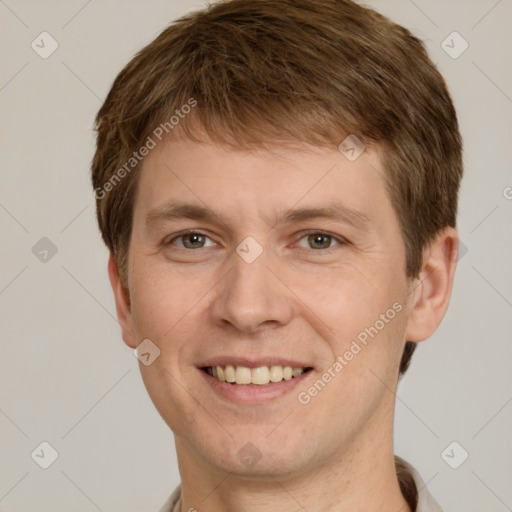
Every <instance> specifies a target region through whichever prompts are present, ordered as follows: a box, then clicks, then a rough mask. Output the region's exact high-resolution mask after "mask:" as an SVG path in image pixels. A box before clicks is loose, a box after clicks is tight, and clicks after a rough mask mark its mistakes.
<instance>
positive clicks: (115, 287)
mask: <svg viewBox="0 0 512 512" xmlns="http://www.w3.org/2000/svg"><path fill="white" fill-rule="evenodd" d="M108 277H109V278H110V285H111V286H112V291H113V292H114V299H115V301H116V311H117V318H118V319H119V325H120V326H121V332H122V336H123V340H124V342H125V343H126V344H127V345H128V346H129V347H131V348H135V347H136V346H137V345H136V343H135V336H134V329H133V319H132V313H131V303H130V292H129V290H128V289H127V288H125V287H124V286H123V284H122V282H121V278H120V277H119V271H118V269H117V263H116V258H115V256H114V254H113V253H112V252H111V253H110V257H109V259H108Z"/></svg>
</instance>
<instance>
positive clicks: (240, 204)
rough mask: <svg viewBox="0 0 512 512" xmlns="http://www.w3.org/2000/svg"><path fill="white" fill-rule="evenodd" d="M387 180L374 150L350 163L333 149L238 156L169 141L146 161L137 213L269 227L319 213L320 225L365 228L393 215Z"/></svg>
mask: <svg viewBox="0 0 512 512" xmlns="http://www.w3.org/2000/svg"><path fill="white" fill-rule="evenodd" d="M383 175H384V171H383V169H382V164H381V156H380V152H379V150H378V148H376V147H373V148H372V149H371V150H368V149H367V150H365V151H364V152H363V153H362V154H361V155H360V156H359V157H358V158H357V159H356V160H354V161H350V160H349V159H347V158H346V156H345V155H344V154H343V153H342V152H340V151H339V150H338V148H336V147H333V148H319V147H313V146H305V145H301V146H298V145H291V144H290V145H279V146H278V145H274V146H270V147H266V148H260V149H252V150H240V149H233V148H229V147H226V146H219V145H215V144H213V143H199V142H193V141H190V140H188V139H176V140H167V141H165V142H163V143H161V144H159V145H158V146H157V147H155V148H154V149H153V150H152V151H151V153H150V154H149V155H148V156H147V157H146V158H145V159H144V162H143V165H142V169H141V176H140V178H139V184H138V192H137V199H136V210H137V212H138V213H139V214H140V213H143V214H144V216H145V217H147V218H148V221H149V222H151V221H152V220H154V219H156V218H158V216H167V217H169V218H170V217H172V216H176V215H177V214H179V215H181V216H185V217H186V216H187V215H189V217H192V216H194V217H195V218H205V217H206V216H207V215H208V212H209V213H210V214H211V213H212V212H213V213H217V214H220V213H222V212H225V213H226V214H228V213H229V214H231V215H232V216H233V215H246V214H247V215H249V214H251V213H254V214H257V215H258V216H260V217H261V218H264V219H265V221H266V222H267V223H269V224H272V223H273V222H275V220H276V217H280V216H282V215H283V212H284V211H286V212H287V214H288V217H287V218H288V220H303V219H305V218H307V217H308V216H312V215H313V214H312V213H311V210H317V211H316V212H314V214H315V215H316V216H317V217H318V216H322V215H323V214H326V213H329V215H331V214H332V216H338V217H339V218H341V217H344V218H345V219H350V220H351V221H353V223H358V224H360V225H363V224H365V223H367V222H368V221H369V220H370V219H371V217H372V216H373V217H378V216H379V214H385V213H386V212H387V211H390V210H391V208H390V207H391V205H390V203H389V200H387V193H386V189H385V182H384V179H383ZM386 203H388V204H386ZM190 206H194V208H193V209H194V211H193V212H192V210H191V208H190ZM187 209H188V211H187ZM292 209H293V211H292ZM320 209H322V210H323V211H319V210H320ZM384 210H385V211H384ZM324 216H326V215H324Z"/></svg>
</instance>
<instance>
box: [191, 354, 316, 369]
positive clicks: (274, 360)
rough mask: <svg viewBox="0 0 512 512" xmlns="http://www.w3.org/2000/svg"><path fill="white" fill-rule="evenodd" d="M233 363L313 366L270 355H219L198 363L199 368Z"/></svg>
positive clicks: (237, 364) (259, 365) (257, 365)
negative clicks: (252, 356)
mask: <svg viewBox="0 0 512 512" xmlns="http://www.w3.org/2000/svg"><path fill="white" fill-rule="evenodd" d="M228 364H231V365H233V366H245V367H247V368H259V367H261V366H291V367H292V368H311V367H312V366H311V365H310V364H308V363H303V362H300V361H297V360H294V359H285V358H282V357H276V356H268V357H258V358H250V357H237V356H217V357H212V358H211V359H206V360H205V361H203V362H202V363H200V364H198V365H197V367H198V368H205V367H207V366H226V365H228Z"/></svg>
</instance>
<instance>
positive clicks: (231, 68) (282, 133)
mask: <svg viewBox="0 0 512 512" xmlns="http://www.w3.org/2000/svg"><path fill="white" fill-rule="evenodd" d="M191 99H193V101H195V102H196V103H195V104H196V105H197V108H195V109H194V110H193V112H191V113H190V114H189V115H188V116H185V117H184V116H181V117H184V118H183V119H180V122H179V124H178V125H177V126H176V132H179V133H180V134H181V135H183V136H185V137H187V138H189V139H191V140H194V141H198V140H201V139H200V137H199V133H203V134H205V135H206V136H207V137H208V138H210V139H211V140H213V141H215V142H218V143H221V144H226V145H228V146H232V147H236V148H241V149H245V148H247V149H249V148H253V147H262V146H265V145H266V144H277V143H279V142H278V141H283V142H286V141H293V142H299V143H307V144H313V145H317V146H321V147H334V148H335V147H336V146H338V144H339V143H340V142H341V141H342V140H343V139H344V138H345V137H346V136H347V135H349V134H355V135H356V136H357V137H358V138H359V139H361V141H363V142H364V143H365V144H366V145H371V144H374V143H378V144H379V145H380V146H381V147H382V149H383V155H384V156H383V165H384V169H385V171H386V176H385V178H386V182H387V183H386V186H387V188H388V193H389V194H390V198H391V201H392V204H393V206H394V208H395V211H396V214H397V216H398V219H399V222H400V226H401V230H402V235H403V239H404V243H405V248H406V268H405V269H404V271H405V273H406V275H407V276H409V277H415V276H417V274H418V272H419V270H420V268H421V264H422V252H423V249H424V248H425V247H427V246H428V245H429V244H430V243H431V242H432V241H433V239H434V238H435V236H436V234H437V233H438V232H439V231H440V230H441V229H443V228H445V227H447V226H453V227H454V226H455V223H456V213H457V196H458V189H459V183H460V179H461V177H462V141H461V137H460V133H459V129H458V123H457V118H456V113H455V109H454V106H453V103H452V100H451V98H450V95H449V93H448V90H447V87H446V84H445V82H444V80H443V78H442V76H441V75H440V73H439V72H438V71H437V69H436V68H435V66H434V65H433V63H432V62H431V61H430V59H429V57H428V56H427V53H426V51H425V49H424V47H423V44H422V42H421V41H420V40H419V39H417V38H416V37H415V36H413V35H412V34H411V33H410V32H409V31H408V30H407V29H405V28H403V27H401V26H399V25H397V24H395V23H393V22H391V21H390V20H388V19H387V18H385V17H384V16H382V15H380V14H378V13H377V12H375V11H373V10H371V9H368V8H365V7H362V6H361V5H358V4H357V3H354V2H352V1H349V0H315V1H311V0H224V1H220V2H217V3H215V4H213V5H211V6H209V7H208V8H207V9H204V10H202V11H198V12H195V13H192V14H190V15H187V16H185V17H183V18H181V19H179V20H177V21H176V22H174V23H172V24H171V25H170V26H169V27H168V28H167V29H165V30H164V31H163V32H162V33H161V34H160V35H159V36H158V37H157V38H156V39H155V40H154V41H153V42H152V43H151V44H149V45H148V46H146V47H145V48H144V49H142V50H141V51H140V52H139V53H138V54H137V55H136V56H135V57H134V58H133V59H132V60H131V61H130V62H129V63H128V64H127V66H126V67H125V68H124V69H123V70H122V71H121V73H119V75H118V76H117V78H116V80H115V81H114V84H113V86H112V88H111V90H110V92H109V94H108V97H107V99H106V100H105V103H104V104H103V106H102V107H101V109H100V111H99V112H98V115H97V118H96V129H97V132H98V133H97V149H96V154H95V156H94V159H93V163H92V181H93V187H94V189H95V192H96V199H97V202H96V204H97V216H98V222H99V226H100V230H101V233H102V236H103V240H104V241H105V243H106V244H107V246H108V248H109V249H110V250H111V251H112V252H113V253H114V255H115V257H116V261H117V264H118V269H119V273H120V276H121V279H122V282H123V283H124V284H125V286H128V275H127V256H128V249H129V242H130V236H131V226H132V210H133V201H134V197H135V191H136V185H137V175H138V172H137V171H138V168H139V167H140V166H139V165H134V166H133V171H131V169H127V168H126V162H127V161H129V160H130V159H131V158H132V157H133V154H134V152H136V151H137V149H138V148H140V147H142V146H143V145H144V144H145V141H147V140H148V137H150V136H151V134H152V132H153V130H154V128H155V126H158V125H159V124H160V123H163V122H165V120H166V119H168V118H169V116H170V115H172V114H173V113H174V112H176V111H177V110H179V109H180V108H181V107H182V106H183V105H186V104H190V101H191ZM167 125H169V123H168V122H167ZM173 128H174V127H173ZM166 131H169V130H167V129H166ZM133 163H134V164H136V162H135V161H134V162H133ZM123 166H124V169H125V172H123V173H121V169H122V168H123ZM130 171H131V172H130ZM120 174H122V175H123V176H122V179H120ZM116 177H117V178H119V179H117V180H114V178H116ZM108 183H110V186H108V187H107V186H106V184H108ZM98 191H99V193H98ZM415 347H416V344H415V343H411V342H407V344H406V347H405V351H404V355H403V357H402V361H401V365H400V373H403V372H404V371H405V370H406V369H407V367H408V365H409V361H410V358H411V356H412V352H413V351H414V348H415Z"/></svg>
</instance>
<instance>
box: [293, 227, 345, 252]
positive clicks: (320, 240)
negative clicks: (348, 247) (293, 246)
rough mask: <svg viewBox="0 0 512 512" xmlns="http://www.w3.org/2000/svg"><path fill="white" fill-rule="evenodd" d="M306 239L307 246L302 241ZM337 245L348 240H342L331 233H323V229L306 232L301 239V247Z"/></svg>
mask: <svg viewBox="0 0 512 512" xmlns="http://www.w3.org/2000/svg"><path fill="white" fill-rule="evenodd" d="M303 240H305V242H306V244H307V246H304V244H303V243H302V241H303ZM333 243H335V245H344V244H345V243H346V242H345V241H344V240H340V239H338V238H336V237H334V236H333V235H331V234H329V233H323V232H322V231H314V232H310V233H308V234H306V235H305V236H303V237H302V238H301V239H300V240H299V243H298V245H299V247H302V248H305V249H315V250H318V249H331V248H332V247H333V245H332V244H333Z"/></svg>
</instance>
